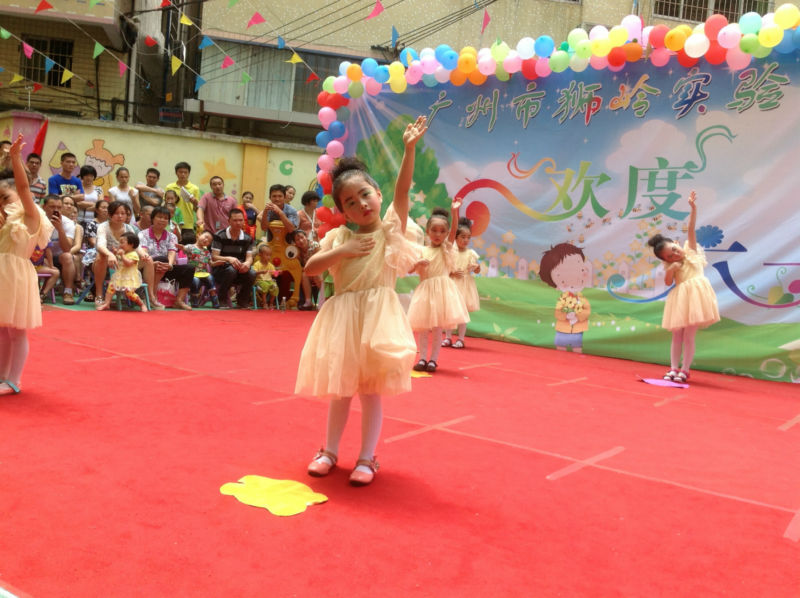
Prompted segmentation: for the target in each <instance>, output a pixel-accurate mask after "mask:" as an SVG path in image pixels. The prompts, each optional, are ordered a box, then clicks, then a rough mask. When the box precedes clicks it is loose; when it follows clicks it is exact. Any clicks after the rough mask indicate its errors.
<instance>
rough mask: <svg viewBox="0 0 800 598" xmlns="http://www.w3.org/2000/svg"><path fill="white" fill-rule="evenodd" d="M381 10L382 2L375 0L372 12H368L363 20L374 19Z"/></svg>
mask: <svg viewBox="0 0 800 598" xmlns="http://www.w3.org/2000/svg"><path fill="white" fill-rule="evenodd" d="M382 12H383V4H381V0H375V6H374V7H373V9H372V12H371V13H369V15H368V16H367V17H366V18H365V19H364V20H365V21H366V20H367V19H374V18H375V17H377V16H378V15H379V14H381V13H382Z"/></svg>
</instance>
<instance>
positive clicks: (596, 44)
mask: <svg viewBox="0 0 800 598" xmlns="http://www.w3.org/2000/svg"><path fill="white" fill-rule="evenodd" d="M611 48H612V45H611V42H610V41H609V40H608V38H607V37H602V38H596V39H593V40H592V55H594V56H599V57H602V56H608V53H609V52H611Z"/></svg>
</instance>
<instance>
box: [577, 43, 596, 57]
mask: <svg viewBox="0 0 800 598" xmlns="http://www.w3.org/2000/svg"><path fill="white" fill-rule="evenodd" d="M575 54H576V55H578V56H580V57H581V58H591V57H592V42H590V41H589V40H588V39H585V40H583V41H580V42H578V45H577V46H575Z"/></svg>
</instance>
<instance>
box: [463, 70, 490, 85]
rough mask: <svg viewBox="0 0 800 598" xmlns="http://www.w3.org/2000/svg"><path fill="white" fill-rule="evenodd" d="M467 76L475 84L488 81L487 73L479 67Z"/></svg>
mask: <svg viewBox="0 0 800 598" xmlns="http://www.w3.org/2000/svg"><path fill="white" fill-rule="evenodd" d="M467 78H468V79H469V82H470V83H472V84H473V85H475V86H478V85H483V84H484V83H486V79H487V77H486V75H484V74H483V73H482V72H480V71H479V70H477V69H476V70H474V71H472V72H471V73H470V74H469V75H467Z"/></svg>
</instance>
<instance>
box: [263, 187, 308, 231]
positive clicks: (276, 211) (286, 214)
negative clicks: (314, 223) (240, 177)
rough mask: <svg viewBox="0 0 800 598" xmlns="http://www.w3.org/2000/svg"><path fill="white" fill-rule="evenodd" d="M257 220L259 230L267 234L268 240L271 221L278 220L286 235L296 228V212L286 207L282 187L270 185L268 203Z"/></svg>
mask: <svg viewBox="0 0 800 598" xmlns="http://www.w3.org/2000/svg"><path fill="white" fill-rule="evenodd" d="M258 220H259V222H260V223H261V230H263V231H265V232H266V233H267V239H268V240H269V238H270V234H271V233H270V232H269V223H270V222H272V221H273V220H280V221H281V222H282V223H283V226H284V228H285V229H286V233H290V232H292V231H293V230H294V229H295V228H297V226H298V224H299V220H298V217H297V210H295V209H294V208H293V207H292V206H290V205H286V195H285V189H284V187H283V185H272V186H271V187H270V188H269V201H267V205H266V206H264V209H263V210H262V211H261V213H260V214H259V215H258Z"/></svg>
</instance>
